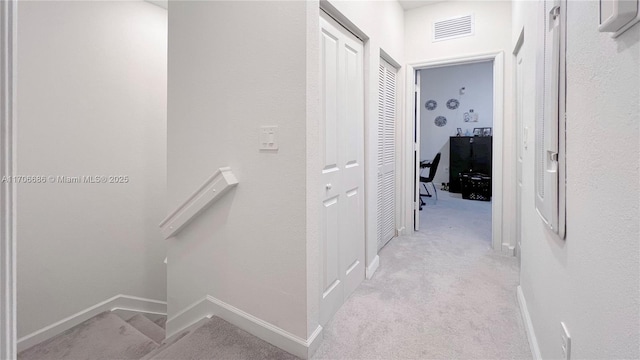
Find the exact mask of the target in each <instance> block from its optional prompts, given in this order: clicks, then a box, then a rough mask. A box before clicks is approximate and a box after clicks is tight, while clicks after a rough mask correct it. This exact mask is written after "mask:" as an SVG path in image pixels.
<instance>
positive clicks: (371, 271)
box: [365, 255, 380, 280]
mask: <svg viewBox="0 0 640 360" xmlns="http://www.w3.org/2000/svg"><path fill="white" fill-rule="evenodd" d="M379 267H380V256H379V255H376V257H375V258H373V261H372V262H371V264H369V266H367V270H366V271H365V272H366V275H367V280H371V278H372V277H373V274H375V272H376V270H378V268H379Z"/></svg>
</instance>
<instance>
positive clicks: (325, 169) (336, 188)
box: [318, 13, 365, 325]
mask: <svg viewBox="0 0 640 360" xmlns="http://www.w3.org/2000/svg"><path fill="white" fill-rule="evenodd" d="M362 52H363V45H362V42H361V41H360V40H358V39H357V38H356V37H355V36H353V35H352V34H351V33H349V32H348V31H347V30H346V29H345V28H343V27H342V26H340V25H339V24H338V23H336V22H335V21H334V20H333V19H331V18H330V17H328V16H327V15H326V14H324V13H322V15H321V17H320V78H321V90H320V103H321V109H322V117H321V119H320V134H321V139H320V148H319V152H320V157H321V159H322V168H321V169H318V171H319V172H321V179H322V189H319V190H320V191H321V194H322V199H321V200H322V202H321V204H320V209H321V216H322V223H321V231H322V233H321V236H322V238H321V239H322V240H321V245H320V246H321V249H320V251H321V264H322V274H321V276H322V298H321V303H320V322H321V324H322V325H324V324H326V323H327V322H328V321H329V320H330V319H331V317H332V316H333V314H335V312H336V311H337V310H338V309H339V308H340V306H342V304H343V303H344V301H345V300H346V298H347V297H348V296H349V295H350V294H351V293H352V292H353V291H354V290H355V289H356V288H357V287H358V285H360V283H361V282H362V280H364V276H365V268H364V267H365V260H364V246H365V239H364V70H363V67H364V66H363V54H362Z"/></svg>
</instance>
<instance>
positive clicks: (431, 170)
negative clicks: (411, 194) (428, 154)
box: [428, 153, 440, 182]
mask: <svg viewBox="0 0 640 360" xmlns="http://www.w3.org/2000/svg"><path fill="white" fill-rule="evenodd" d="M439 163H440V153H437V154H436V157H434V158H433V161H432V162H431V167H429V181H428V182H432V181H433V178H434V177H435V176H436V171H438V164H439Z"/></svg>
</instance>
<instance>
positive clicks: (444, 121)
mask: <svg viewBox="0 0 640 360" xmlns="http://www.w3.org/2000/svg"><path fill="white" fill-rule="evenodd" d="M434 123H435V124H436V126H437V127H443V126H445V125H447V118H446V117H444V116H438V117H436V120H435V121H434Z"/></svg>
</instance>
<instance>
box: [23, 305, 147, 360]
mask: <svg viewBox="0 0 640 360" xmlns="http://www.w3.org/2000/svg"><path fill="white" fill-rule="evenodd" d="M157 346H158V345H157V344H156V343H154V342H153V341H152V340H151V339H149V338H148V337H146V336H145V335H144V334H142V333H140V332H139V331H138V330H136V329H135V328H133V327H132V326H131V325H129V324H128V323H127V322H125V321H124V320H122V319H121V318H120V317H118V316H117V315H115V314H113V313H109V312H105V313H102V314H100V315H97V316H95V317H93V318H91V319H89V320H87V321H85V322H83V323H81V324H79V325H77V326H75V327H73V328H71V329H69V330H67V331H65V332H63V333H62V334H59V335H56V336H55V337H53V338H51V339H49V340H47V341H44V342H42V343H40V344H38V345H35V346H33V347H31V348H29V349H26V350H24V351H22V352H21V353H20V354H18V359H19V360H40V359H42V360H59V359H74V360H81V359H87V360H88V359H91V360H100V359H104V360H112V359H139V358H141V357H142V356H144V355H145V354H147V353H148V352H150V351H152V350H153V349H155V348H156V347H157Z"/></svg>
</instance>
